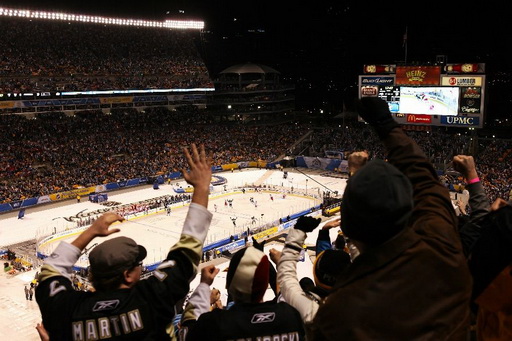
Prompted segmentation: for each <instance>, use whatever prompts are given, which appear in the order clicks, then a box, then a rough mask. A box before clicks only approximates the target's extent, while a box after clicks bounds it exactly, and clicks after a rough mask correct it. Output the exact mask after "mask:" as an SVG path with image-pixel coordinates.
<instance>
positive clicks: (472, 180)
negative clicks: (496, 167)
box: [468, 176, 480, 185]
mask: <svg viewBox="0 0 512 341" xmlns="http://www.w3.org/2000/svg"><path fill="white" fill-rule="evenodd" d="M475 182H480V178H479V177H478V176H477V177H476V178H473V179H471V180H469V181H468V185H471V184H474V183H475Z"/></svg>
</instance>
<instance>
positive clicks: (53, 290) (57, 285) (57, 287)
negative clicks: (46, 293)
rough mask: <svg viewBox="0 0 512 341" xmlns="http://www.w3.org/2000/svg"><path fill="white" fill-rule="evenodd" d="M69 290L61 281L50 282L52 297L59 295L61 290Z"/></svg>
mask: <svg viewBox="0 0 512 341" xmlns="http://www.w3.org/2000/svg"><path fill="white" fill-rule="evenodd" d="M65 290H67V289H66V287H65V286H64V285H62V284H60V283H59V281H52V282H51V283H50V297H53V296H55V295H57V294H58V293H59V292H61V291H65Z"/></svg>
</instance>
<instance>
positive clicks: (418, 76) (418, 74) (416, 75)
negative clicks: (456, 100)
mask: <svg viewBox="0 0 512 341" xmlns="http://www.w3.org/2000/svg"><path fill="white" fill-rule="evenodd" d="M440 75H441V67H440V66H397V67H396V80H395V81H396V84H397V85H407V84H408V85H439V81H440V80H439V77H440Z"/></svg>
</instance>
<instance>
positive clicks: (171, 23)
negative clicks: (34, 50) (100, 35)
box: [0, 7, 204, 30]
mask: <svg viewBox="0 0 512 341" xmlns="http://www.w3.org/2000/svg"><path fill="white" fill-rule="evenodd" d="M0 16H4V17H20V18H27V19H46V20H60V21H77V22H87V23H96V24H104V25H123V26H145V27H156V28H166V29H167V28H172V29H193V30H202V29H203V28H204V21H195V20H165V21H151V20H140V19H122V18H108V17H97V16H89V15H81V14H69V13H62V12H42V11H31V10H22V9H11V8H3V7H0Z"/></svg>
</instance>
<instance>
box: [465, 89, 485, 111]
mask: <svg viewBox="0 0 512 341" xmlns="http://www.w3.org/2000/svg"><path fill="white" fill-rule="evenodd" d="M481 106H482V88H480V87H463V88H461V96H460V112H461V113H465V114H466V113H469V114H480V111H481V110H480V108H481Z"/></svg>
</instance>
